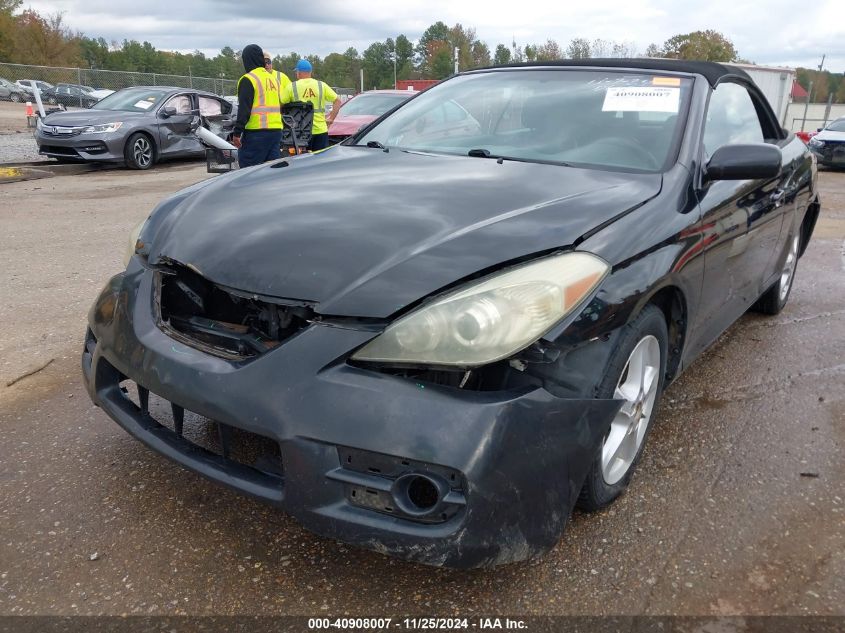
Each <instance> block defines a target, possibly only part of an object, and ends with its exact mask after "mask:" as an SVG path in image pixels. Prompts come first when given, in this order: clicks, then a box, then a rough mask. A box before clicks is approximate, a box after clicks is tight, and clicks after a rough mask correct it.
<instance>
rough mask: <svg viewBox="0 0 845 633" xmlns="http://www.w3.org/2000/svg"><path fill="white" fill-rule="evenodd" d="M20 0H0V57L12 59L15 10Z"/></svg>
mask: <svg viewBox="0 0 845 633" xmlns="http://www.w3.org/2000/svg"><path fill="white" fill-rule="evenodd" d="M21 4H22V0H0V59H3V60H9V61H11V60H12V57H13V55H14V51H15V16H14V13H15V11H17V10H18V8H20V6H21Z"/></svg>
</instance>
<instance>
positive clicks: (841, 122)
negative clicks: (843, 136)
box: [825, 119, 845, 132]
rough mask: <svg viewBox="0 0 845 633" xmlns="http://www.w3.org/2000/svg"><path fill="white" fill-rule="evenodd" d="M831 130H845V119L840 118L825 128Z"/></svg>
mask: <svg viewBox="0 0 845 633" xmlns="http://www.w3.org/2000/svg"><path fill="white" fill-rule="evenodd" d="M825 129H827V130H830V131H831V132H845V119H838V120H836V121H834V122H833V123H830V124H828V126H827V127H826V128H825Z"/></svg>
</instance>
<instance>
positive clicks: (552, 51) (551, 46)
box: [537, 39, 563, 62]
mask: <svg viewBox="0 0 845 633" xmlns="http://www.w3.org/2000/svg"><path fill="white" fill-rule="evenodd" d="M561 58H563V52H562V51H561V50H560V45H559V44H558V43H557V42H555V41H554V40H552V39H549V40H546V43H545V44H541V45H540V46H539V47H537V60H538V61H544V62H547V61H553V60H555V59H561Z"/></svg>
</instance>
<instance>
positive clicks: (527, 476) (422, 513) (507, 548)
mask: <svg viewBox="0 0 845 633" xmlns="http://www.w3.org/2000/svg"><path fill="white" fill-rule="evenodd" d="M154 286H155V282H154V273H153V272H152V271H150V270H148V269H146V268H143V267H141V266H140V264H138V263H137V262H134V261H133V262H132V263H131V264H130V267H129V269H128V270H127V272H126V273H122V274H119V275H117V276H115V277H114V278H112V280H111V281H110V282H109V283H108V284H107V286H106V287H105V288H104V290H103V291H102V293H101V295H100V296H99V298H98V299H97V301H96V302H95V304H94V306H93V307H92V309H91V312H90V315H89V331H88V335H87V337H86V345H85V350H84V352H83V357H82V369H83V375H84V379H85V383H86V386H87V388H88V391H89V393H90V395H91V398H92V399H93V401H94V402H95V403H96V404H97V405H99V406H100V407H102V409H103V410H104V411H105V412H106V413H108V415H109V416H111V417H112V418H113V419H114V420H115V421H116V422H118V424H120V425H121V426H122V427H123V428H124V429H125V430H127V431H128V432H129V433H130V434H132V435H133V436H135V437H136V438H138V439H140V440H141V441H142V442H144V443H145V444H146V445H147V446H149V447H150V448H152V449H153V450H155V451H157V452H159V453H161V454H162V455H164V456H166V457H168V458H170V459H173V460H174V461H177V462H179V463H180V464H181V465H183V466H185V467H187V468H189V469H191V470H193V471H196V472H198V473H200V474H202V475H204V476H206V477H208V478H210V479H212V480H214V481H217V482H219V483H222V484H224V485H227V486H229V487H231V488H234V489H236V490H238V491H240V492H243V493H247V494H250V495H252V496H254V497H257V498H260V499H262V500H264V501H267V502H270V503H272V504H274V505H275V506H277V507H279V508H281V509H283V510H284V511H285V512H287V513H289V514H290V515H292V516H294V517H295V518H296V519H297V520H299V521H300V522H301V523H302V524H303V525H304V526H305V527H306V528H308V529H310V530H312V531H314V532H316V533H318V534H321V535H324V536H327V537H331V538H335V539H338V540H341V541H345V542H348V543H352V544H355V545H359V546H363V547H367V548H370V549H374V550H377V551H379V552H382V553H385V554H389V555H392V556H396V557H399V558H404V559H407V560H413V561H417V562H421V563H427V564H435V565H445V566H451V567H481V566H491V565H496V564H501V563H507V562H512V561H517V560H522V559H526V558H528V557H531V556H534V555H537V554H541V553H543V552H545V551H547V550H548V549H550V548H551V547H553V546H554V545H555V543H556V542H557V541H558V540H559V538H560V535H561V532H562V530H563V527H564V524H565V522H566V520H567V518H568V516H569V514H570V512H571V509H572V507H573V505H574V502H575V500H576V498H577V496H578V493H579V490H580V487H581V484H582V482H583V479H584V477H585V474H586V471H587V469H588V467H589V465H590V463H591V461H592V458H593V456H594V454H595V450H596V449H597V447H598V445H599V441H600V439H601V438H602V437H603V435H604V434H605V432H606V430H607V428H608V426H609V424H610V421H611V419H612V418H613V416H614V415H615V413H616V412H617V410H618V408H619V403H618V402H616V401H613V400H589V399H563V398H558V397H555V396H553V395H552V394H550V393H549V392H548V391H546V390H545V389H542V388H532V387H527V388H520V389H517V390H508V391H471V390H462V389H456V388H450V387H442V386H438V385H434V384H425V383H422V382H415V381H414V380H410V379H408V378H404V377H399V376H391V375H387V374H383V373H378V372H374V371H369V370H366V369H362V368H359V367H353V366H351V365H349V364H347V363H346V362H345V358H346V357H347V356H348V354H349V353H350V352H351V351H353V350H354V349H356V348H357V347H359V346H360V345H362V344H363V343H365V342H366V341H367V340H369V339H370V338H372V336H374V333H373V332H372V331H366V330H357V329H346V328H342V327H337V326H330V325H325V324H319V323H311V324H310V325H308V326H307V327H305V328H304V329H301V330H300V331H298V332H297V333H296V334H295V335H293V336H291V337H290V338H289V339H287V340H286V341H285V342H284V343H283V344H282V345H280V346H278V347H277V348H275V349H273V350H271V351H269V352H267V353H265V354H262V355H260V356H258V357H255V358H253V359H251V360H249V361H246V362H243V361H233V360H230V359H226V358H221V357H218V356H215V355H212V354H208V353H205V352H203V351H201V350H199V349H197V348H196V347H194V346H190V345H187V344H184V343H183V342H181V341H179V340H177V339H174V338H173V337H171V336H168V335H167V334H166V333H165V332H164V331H163V330H162V329H161V328H160V327H159V324H157V322H156V317H155V314H156V310H155V309H154V302H155V299H154V297H155V292H154ZM127 381H133V382H135V383H136V384H137V385H138V387H139V391H140V392H143V393H147V392H151V393H153V394H156V395H157V396H159V397H160V398H162V399H164V400H166V401H169V402H170V403H171V405H172V407H173V412H174V420H175V418H177V417H178V418H179V421H178V425H176V426H173V425H171V426H172V427H173V428H171V427H168V426H167V425H164V424H161V423H160V422H159V421H157V420H156V419H155V418H154V417H153V416H152V415H151V414H150V412H149V409H148V404H147V402H146V397H144V398H142V399H141V402H140V404H136V403H134V402H133V401H132V400H130V399H129V397H128V396H127V393H126V390H125V389H124V388H122V386H124V385H125V384H126V383H127ZM184 410H188V411H191V412H194V413H196V414H199V415H201V416H204V417H205V418H208V419H209V420H213V421H214V422H215V423H217V424H218V426H219V427H220V428H221V429H224V428H225V429H236V430H239V431H243V432H248V433H253V434H256V435H259V436H261V437H263V438H269V439H270V440H272V442H274V443H277V444H278V449H279V454H280V456H281V468H280V469H278V470H273V469H268V468H262V467H261V466H255V465H245V464H243V463H240V462H237V461H235V460H233V459H230V456H229V455H227V451H226V449H225V447H224V449H223V454H222V455H220V454H215V453H213V452H210V451H208V450H205V449H202V448H200V447H198V446H196V445H195V444H193V443H192V442H191V441H189V440H188V439H186V437H185V436H184V435H183V433H182V428H181V427H182V420H181V416H182V413H181V412H183V411H184ZM177 412H180V413H178V414H177ZM174 424H175V423H174ZM221 438H223V439H225V438H224V434H223V433H221ZM224 446H225V445H224Z"/></svg>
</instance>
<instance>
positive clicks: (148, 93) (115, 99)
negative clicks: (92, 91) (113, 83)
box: [91, 88, 168, 112]
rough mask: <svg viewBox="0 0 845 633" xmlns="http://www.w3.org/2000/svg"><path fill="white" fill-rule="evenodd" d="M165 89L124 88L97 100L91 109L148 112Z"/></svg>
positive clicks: (161, 97)
mask: <svg viewBox="0 0 845 633" xmlns="http://www.w3.org/2000/svg"><path fill="white" fill-rule="evenodd" d="M167 92H168V91H167V90H166V89H157V88H124V89H123V90H118V91H117V92H114V93H112V94H110V95H109V96H108V97H106V98H105V99H103V100H102V101H98V102H97V103H95V104H94V105H93V106H91V109H92V110H120V111H122V112H150V111H151V110H152V109H153V108H154V107H155V106H156V105H158V104H159V103H160V102H161V100H162V99H164V97H165V96H166V95H167Z"/></svg>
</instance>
